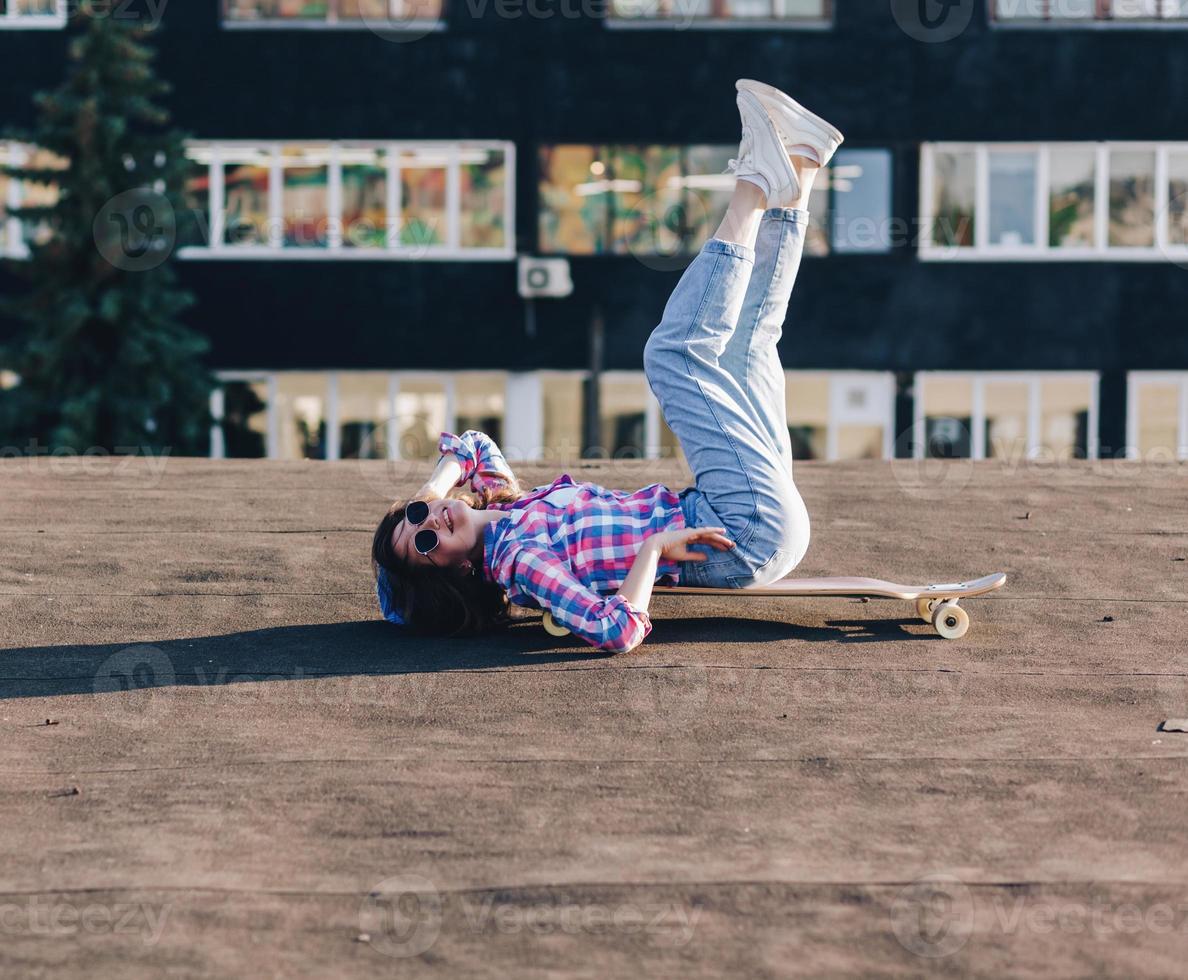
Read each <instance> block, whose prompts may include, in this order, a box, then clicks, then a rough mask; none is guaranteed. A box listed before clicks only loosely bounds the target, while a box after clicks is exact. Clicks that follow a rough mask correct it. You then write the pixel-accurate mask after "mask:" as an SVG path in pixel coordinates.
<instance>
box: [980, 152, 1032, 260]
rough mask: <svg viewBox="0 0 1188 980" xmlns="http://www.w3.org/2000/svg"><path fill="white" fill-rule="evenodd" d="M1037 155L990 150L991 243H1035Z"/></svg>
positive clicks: (1015, 244) (1016, 244)
mask: <svg viewBox="0 0 1188 980" xmlns="http://www.w3.org/2000/svg"><path fill="white" fill-rule="evenodd" d="M1035 170H1036V154H1035V153H1034V152H1031V153H1026V152H1024V153H1016V152H1012V151H1001V150H992V151H991V152H990V244H991V245H1014V246H1018V245H1034V244H1035V188H1036V174H1035Z"/></svg>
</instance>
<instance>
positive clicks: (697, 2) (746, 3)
mask: <svg viewBox="0 0 1188 980" xmlns="http://www.w3.org/2000/svg"><path fill="white" fill-rule="evenodd" d="M830 16H831V3H830V0H610V10H609V11H608V14H607V18H608V23H609V24H611V26H629V25H630V24H631V22H632V21H643V22H655V21H671V22H673V24H674V25H684V26H688V25H689V24H696V23H697V22H699V21H722V20H726V21H731V22H733V23H739V24H746V23H748V22H751V23H756V24H763V25H765V26H766V25H768V24H770V23H772V22H773V21H774V22H777V23H784V24H788V25H790V26H794V25H795V24H797V23H809V24H814V25H817V24H821V23H823V22H827V21H828V19H829V17H830Z"/></svg>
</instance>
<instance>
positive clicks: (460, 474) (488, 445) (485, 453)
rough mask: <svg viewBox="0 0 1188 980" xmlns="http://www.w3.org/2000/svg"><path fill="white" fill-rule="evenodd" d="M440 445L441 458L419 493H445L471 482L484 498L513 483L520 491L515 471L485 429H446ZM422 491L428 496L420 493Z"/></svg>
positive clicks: (512, 487) (513, 487) (472, 487)
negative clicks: (460, 431) (458, 434)
mask: <svg viewBox="0 0 1188 980" xmlns="http://www.w3.org/2000/svg"><path fill="white" fill-rule="evenodd" d="M438 449H439V450H440V452H441V459H440V460H438V463H437V466H436V468H435V469H434V470H433V475H432V476H431V477H430V478H429V480H428V481H427V482H426V483H425V485H424V486H423V487H422V488H421V490H420V492H419V493H418V497H419V498H420V499H432V498H433V497H444V496H446V494H448V493H449V492H450V490H452V489H453V488H454V487H457V486H461V485H462V484H463V483H469V484H470V489H471V490H473V491H474V492H475V493H476V494H478V496H479V497H480V498H481V499H482V500H483V501H484V502H485V501H486V500H487V498H488V497H489V496H490V495H491V494H492V493H493V492H494V491H496V490H501V489H504V488H509V487H510V488H511V489H512V490H514V491H515V492H517V493H518V492H519V489H520V487H519V483H518V482H517V481H516V475H515V473H513V472H512V468H511V467H510V466H509V465H508V463H507V460H506V459H504V457H503V453H502V452H501V451H500V449H499V446H498V445H497V444H496V442H495V440H494V439H492V438H491V437H490V436H489V435H487V434H486V433H485V432H479V431H478V430H477V429H467V430H466V431H465V432H463V433H462V435H460V436H456V435H454V434H453V433H450V432H443V433H442V434H441V439H440V440H439V442H438ZM420 494H427V495H428V497H420Z"/></svg>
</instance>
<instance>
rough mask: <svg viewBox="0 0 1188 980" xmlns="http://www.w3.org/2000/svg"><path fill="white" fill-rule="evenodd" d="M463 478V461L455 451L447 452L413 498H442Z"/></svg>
mask: <svg viewBox="0 0 1188 980" xmlns="http://www.w3.org/2000/svg"><path fill="white" fill-rule="evenodd" d="M461 479H462V463H461V461H460V460H459V459H458V457H457V456H455V455H454V454H453V453H449V454H446V455H444V456H442V457H441V459H439V460H438V461H437V465H436V466H435V467H434V468H433V475H432V476H431V477H429V479H428V480H426V481H425V485H424V486H423V487H421V489H420V490H418V491H417V492H416V495H415V496H414V497H413V499H414V500H440V499H441V498H442V497H444V496H445V495H446V494H447V493H449V492H450V491H451V490H452V489H453V488H454V487H455V486H457V485H458V481H459V480H461Z"/></svg>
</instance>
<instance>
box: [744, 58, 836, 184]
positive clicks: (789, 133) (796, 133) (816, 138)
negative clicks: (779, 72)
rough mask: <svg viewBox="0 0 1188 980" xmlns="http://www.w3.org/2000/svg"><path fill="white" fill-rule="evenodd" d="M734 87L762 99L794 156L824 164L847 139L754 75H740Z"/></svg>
mask: <svg viewBox="0 0 1188 980" xmlns="http://www.w3.org/2000/svg"><path fill="white" fill-rule="evenodd" d="M734 87H735V88H736V89H738V91H739V92H740V93H742V92H748V93H750V94H751V95H753V96H754V97H755V98H756V99H758V100H759V103H760V105H762V106H763V108H764V109H765V110H766V111H767V113H768V115H770V116H771V119H772V122H773V123H774V124H775V128H776V131H777V133H778V134H779V137H780V141H781V142H782V143H783V144H784V147H785V149H786V150H787V151H788V152H790V153H792V155H793V156H805V157H808V158H809V159H812V160H815V161H816V163H817V165H818V166H821V167H823V166H825V165H826V164H827V163H828V162H829V161H830V159H831V158H832V157H833V154H834V153H836V152H837V148H838V147H839V146H841V144H842V141H843V140H844V139H845V137H844V136H843V135H842V134H841V131H840V130H839V129H838V128H837V127H836V126H833V125H832V124H830V123H827V122H826V121H825V120H824V119H822V118H821V117H820V116H818V115H816V114H814V113H812V112H809V111H808V109H806V108H805V107H804V106H802V105H801V104H800V103H799V102H797V101H796V100H795V99H794V98H792V97H791V96H790V95H787V94H785V93H784V92H781V91H780V90H779V89H778V88H774V87H773V86H771V85H764V84H763V82H756V81H755V80H754V79H751V78H740V79H739V80H738V81H737V82H735V83H734ZM806 151H808V152H806Z"/></svg>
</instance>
